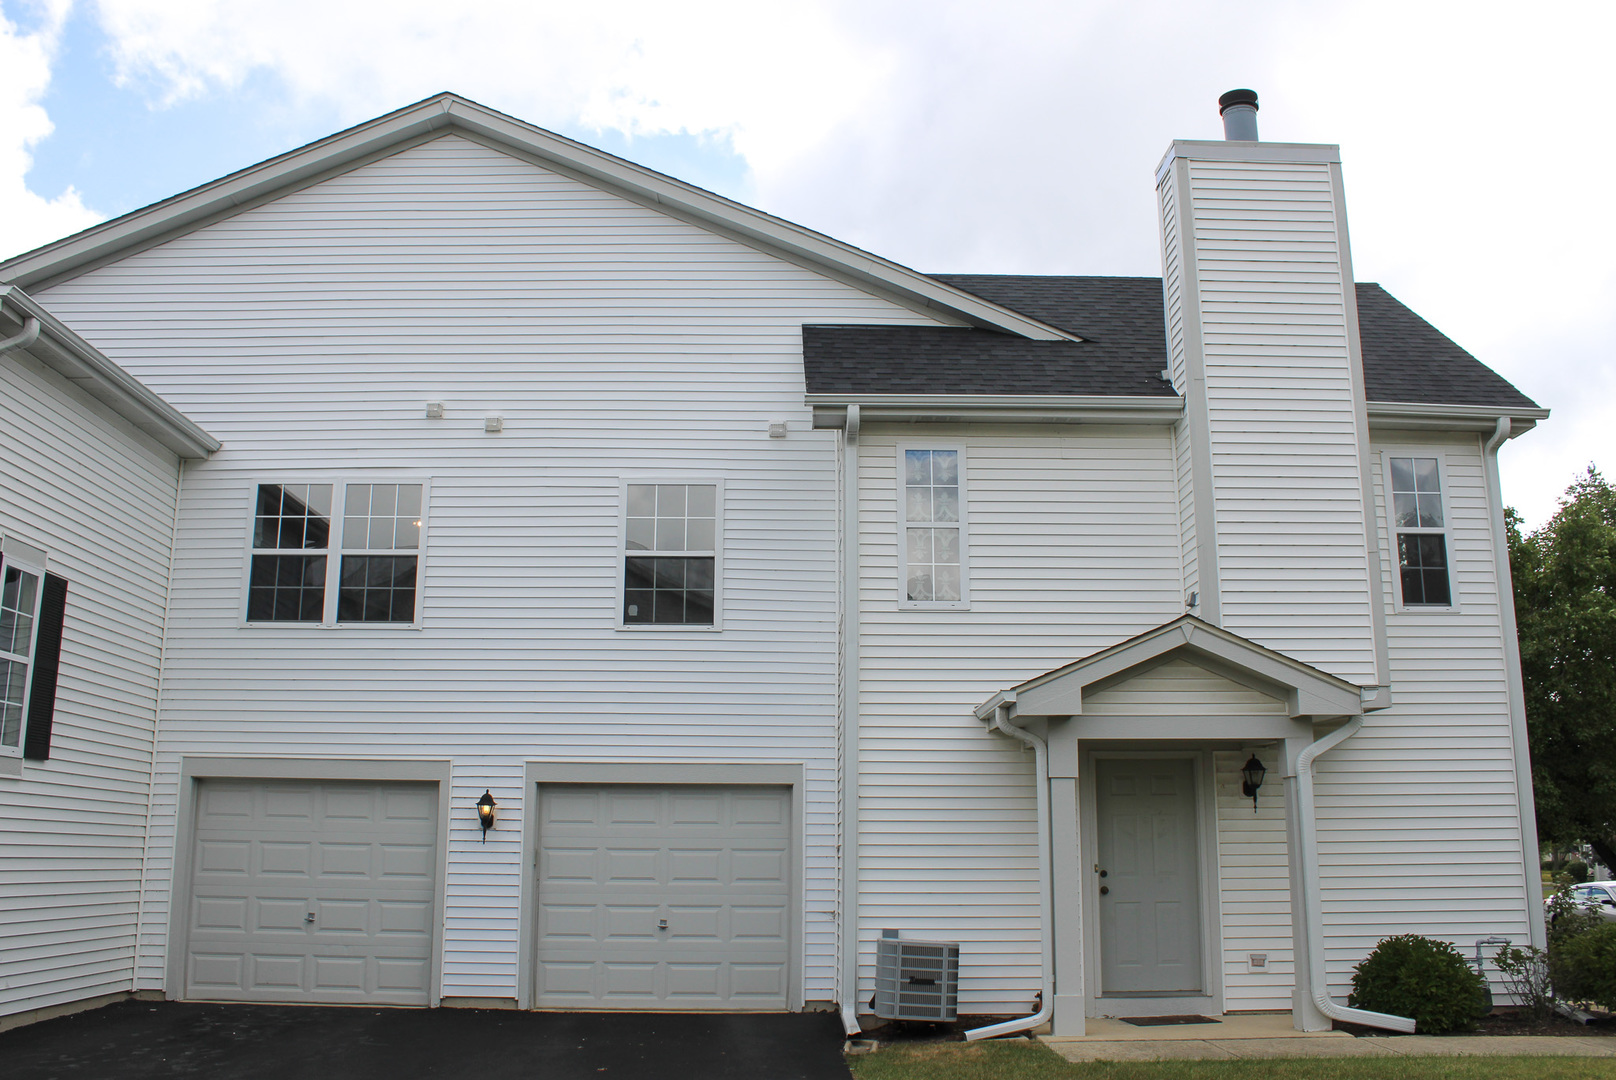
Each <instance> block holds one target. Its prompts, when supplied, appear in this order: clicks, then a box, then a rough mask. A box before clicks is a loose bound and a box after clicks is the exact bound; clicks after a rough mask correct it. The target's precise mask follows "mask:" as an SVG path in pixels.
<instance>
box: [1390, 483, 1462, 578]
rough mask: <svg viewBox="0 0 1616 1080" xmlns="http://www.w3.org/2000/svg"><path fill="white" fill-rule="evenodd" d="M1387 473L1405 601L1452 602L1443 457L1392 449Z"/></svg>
mask: <svg viewBox="0 0 1616 1080" xmlns="http://www.w3.org/2000/svg"><path fill="white" fill-rule="evenodd" d="M1386 473H1387V483H1388V484H1389V486H1390V487H1389V490H1390V495H1391V498H1390V502H1391V510H1392V513H1391V518H1392V534H1393V543H1394V545H1395V546H1396V548H1397V581H1398V594H1399V596H1400V597H1401V600H1402V606H1403V607H1405V608H1441V607H1452V606H1453V583H1452V579H1451V576H1450V573H1449V566H1448V552H1449V545H1448V527H1447V520H1448V519H1447V513H1446V512H1445V509H1444V507H1443V502H1442V461H1441V459H1440V458H1436V457H1420V456H1417V455H1413V454H1410V455H1407V456H1404V455H1400V454H1388V455H1387V457H1386Z"/></svg>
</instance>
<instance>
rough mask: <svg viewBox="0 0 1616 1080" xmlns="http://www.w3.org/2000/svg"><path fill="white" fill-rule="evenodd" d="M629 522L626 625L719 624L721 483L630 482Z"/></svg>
mask: <svg viewBox="0 0 1616 1080" xmlns="http://www.w3.org/2000/svg"><path fill="white" fill-rule="evenodd" d="M624 510H625V515H624V522H623V553H622V554H623V624H624V625H625V626H635V625H641V624H659V625H664V626H713V625H714V624H715V614H716V610H717V596H718V592H717V589H718V485H716V484H629V485H627V492H626V499H625V507H624Z"/></svg>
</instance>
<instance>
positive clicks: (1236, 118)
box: [1218, 90, 1257, 142]
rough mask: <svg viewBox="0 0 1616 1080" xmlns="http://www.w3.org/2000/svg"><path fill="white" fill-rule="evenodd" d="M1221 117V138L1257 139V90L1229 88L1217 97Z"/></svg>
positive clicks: (1252, 140) (1247, 140) (1232, 140)
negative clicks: (1225, 92)
mask: <svg viewBox="0 0 1616 1080" xmlns="http://www.w3.org/2000/svg"><path fill="white" fill-rule="evenodd" d="M1218 114H1219V115H1220V116H1222V117H1223V138H1224V139H1225V140H1226V141H1228V142H1256V141H1257V92H1256V91H1255V90H1230V91H1229V92H1228V93H1227V94H1224V95H1223V96H1222V97H1220V98H1218Z"/></svg>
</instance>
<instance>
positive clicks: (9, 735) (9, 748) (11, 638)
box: [0, 557, 45, 755]
mask: <svg viewBox="0 0 1616 1080" xmlns="http://www.w3.org/2000/svg"><path fill="white" fill-rule="evenodd" d="M44 577H45V573H44V571H43V570H42V569H39V568H37V567H33V566H28V565H26V564H24V563H22V562H19V561H18V560H17V559H16V558H15V557H13V558H8V559H6V560H5V563H4V565H3V566H0V754H8V755H20V754H21V753H22V727H23V718H24V717H25V716H26V715H27V712H28V685H29V678H28V676H29V675H30V673H31V672H32V671H33V667H34V631H35V628H36V627H37V626H38V625H39V600H40V596H41V593H42V590H41V589H40V584H41V583H42V582H43V580H44Z"/></svg>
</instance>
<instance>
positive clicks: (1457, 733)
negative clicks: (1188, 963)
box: [1317, 432, 1539, 997]
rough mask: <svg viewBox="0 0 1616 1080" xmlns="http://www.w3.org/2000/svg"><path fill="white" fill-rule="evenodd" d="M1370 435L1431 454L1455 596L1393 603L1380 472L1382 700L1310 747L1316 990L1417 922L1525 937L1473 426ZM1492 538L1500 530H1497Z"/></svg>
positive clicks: (1524, 896) (1498, 636)
mask: <svg viewBox="0 0 1616 1080" xmlns="http://www.w3.org/2000/svg"><path fill="white" fill-rule="evenodd" d="M1376 435H1377V438H1376V442H1375V444H1374V451H1375V453H1376V454H1377V455H1378V454H1380V453H1381V452H1383V451H1386V450H1389V449H1395V450H1396V451H1397V452H1398V453H1400V454H1402V453H1406V452H1407V451H1409V450H1411V449H1422V450H1424V452H1425V453H1427V454H1428V455H1431V456H1440V457H1441V458H1442V461H1443V466H1444V467H1443V473H1442V480H1443V484H1444V486H1445V487H1446V489H1447V490H1446V495H1445V499H1446V509H1447V512H1448V520H1449V525H1448V528H1449V535H1450V537H1451V542H1452V547H1451V549H1450V556H1449V566H1450V572H1451V574H1452V577H1453V590H1454V600H1455V602H1456V603H1457V605H1458V607H1459V610H1458V611H1449V610H1447V609H1444V608H1436V609H1426V610H1422V609H1419V608H1414V609H1406V610H1402V611H1398V610H1396V609H1395V608H1394V607H1393V604H1392V597H1393V596H1394V595H1395V593H1394V592H1393V585H1392V582H1391V580H1390V578H1391V575H1392V574H1394V573H1395V572H1396V566H1397V563H1396V560H1395V558H1394V557H1393V549H1392V546H1391V539H1390V536H1389V535H1388V530H1387V527H1386V522H1387V521H1388V520H1389V519H1388V517H1387V515H1386V490H1385V486H1384V477H1383V474H1382V473H1381V471H1380V470H1378V469H1377V470H1375V472H1374V477H1375V500H1376V514H1377V517H1376V520H1377V521H1379V522H1380V523H1381V525H1380V544H1381V567H1382V574H1383V575H1384V576H1385V578H1386V580H1385V594H1384V595H1385V597H1386V607H1387V614H1386V627H1387V635H1388V639H1389V641H1388V644H1389V648H1390V653H1391V666H1392V670H1391V675H1392V680H1391V681H1392V701H1393V705H1392V707H1391V708H1390V709H1387V710H1385V711H1382V712H1376V713H1372V714H1370V715H1369V716H1368V717H1366V720H1365V724H1364V728H1363V730H1362V731H1361V732H1359V733H1358V734H1357V735H1355V736H1353V737H1352V739H1350V740H1349V741H1347V742H1346V743H1344V744H1342V746H1341V747H1340V748H1338V749H1336V750H1333V751H1331V752H1330V753H1329V754H1327V755H1326V756H1324V757H1323V758H1321V759H1320V760H1319V765H1318V787H1317V792H1318V794H1317V799H1318V818H1319V854H1320V861H1321V877H1322V880H1323V898H1324V908H1325V915H1324V927H1325V950H1326V953H1327V954H1328V957H1329V966H1330V982H1331V988H1332V992H1333V993H1335V994H1336V995H1337V996H1338V997H1344V996H1345V994H1346V992H1347V986H1348V983H1349V981H1350V978H1351V972H1352V965H1353V964H1355V963H1357V962H1358V961H1359V960H1361V959H1363V957H1364V956H1365V955H1367V954H1368V952H1369V950H1371V949H1373V948H1374V947H1375V944H1376V943H1377V942H1379V941H1380V940H1381V939H1382V938H1384V937H1387V936H1389V935H1391V934H1399V933H1405V932H1407V931H1408V930H1409V929H1411V928H1412V929H1417V930H1418V932H1419V933H1422V934H1426V935H1427V936H1430V937H1436V938H1441V939H1444V940H1447V941H1453V942H1455V943H1456V944H1457V945H1458V946H1459V947H1460V949H1461V950H1462V951H1463V952H1465V953H1466V954H1467V955H1468V954H1470V953H1471V952H1472V943H1473V942H1474V941H1475V940H1476V939H1477V938H1482V937H1491V936H1494V935H1501V936H1504V937H1508V938H1511V939H1512V940H1514V941H1515V943H1516V944H1522V943H1525V942H1527V941H1528V940H1529V939H1528V936H1527V935H1528V930H1527V924H1526V907H1527V905H1528V904H1529V903H1537V902H1539V896H1538V882H1537V881H1536V880H1535V878H1534V879H1533V880H1531V881H1528V880H1527V879H1526V874H1525V871H1524V868H1523V861H1522V852H1521V827H1520V813H1519V810H1518V804H1517V802H1516V798H1517V796H1516V790H1515V783H1516V781H1515V770H1514V750H1513V744H1512V737H1511V729H1510V715H1509V697H1508V685H1507V682H1506V677H1505V669H1504V650H1503V642H1502V633H1501V623H1500V612H1499V604H1498V580H1497V574H1496V570H1495V564H1494V561H1493V549H1492V546H1491V545H1492V543H1493V539H1494V538H1493V536H1492V528H1491V523H1490V519H1489V510H1488V495H1487V486H1486V479H1485V475H1484V472H1483V468H1482V457H1481V446H1480V439H1479V437H1477V436H1473V435H1472V436H1462V435H1448V436H1443V435H1436V434H1431V435H1421V434H1416V433H1412V432H1388V433H1385V434H1384V435H1383V436H1382V435H1381V434H1380V433H1378V432H1377V433H1376ZM1498 542H1499V543H1502V542H1503V538H1502V537H1500V538H1498Z"/></svg>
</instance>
